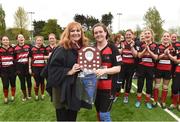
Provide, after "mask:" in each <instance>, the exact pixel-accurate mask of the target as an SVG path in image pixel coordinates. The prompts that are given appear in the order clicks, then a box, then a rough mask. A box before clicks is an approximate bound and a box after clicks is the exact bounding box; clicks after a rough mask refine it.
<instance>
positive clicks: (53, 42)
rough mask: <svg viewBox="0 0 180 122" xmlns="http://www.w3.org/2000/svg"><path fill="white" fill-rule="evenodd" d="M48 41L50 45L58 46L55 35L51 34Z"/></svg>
mask: <svg viewBox="0 0 180 122" xmlns="http://www.w3.org/2000/svg"><path fill="white" fill-rule="evenodd" d="M48 40H49V43H50V44H51V45H54V44H56V37H55V35H54V34H49V36H48Z"/></svg>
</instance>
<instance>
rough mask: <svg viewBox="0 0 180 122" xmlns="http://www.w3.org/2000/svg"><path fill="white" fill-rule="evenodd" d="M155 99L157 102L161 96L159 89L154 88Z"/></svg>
mask: <svg viewBox="0 0 180 122" xmlns="http://www.w3.org/2000/svg"><path fill="white" fill-rule="evenodd" d="M153 95H154V101H155V102H157V101H158V96H159V89H157V88H154V93H153Z"/></svg>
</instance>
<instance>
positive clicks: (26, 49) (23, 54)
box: [14, 44, 31, 64]
mask: <svg viewBox="0 0 180 122" xmlns="http://www.w3.org/2000/svg"><path fill="white" fill-rule="evenodd" d="M30 50H31V45H28V44H24V45H23V46H20V45H16V46H15V47H14V53H15V60H16V63H22V64H28V58H29V53H30Z"/></svg>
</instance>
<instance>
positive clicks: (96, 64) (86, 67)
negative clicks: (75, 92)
mask: <svg viewBox="0 0 180 122" xmlns="http://www.w3.org/2000/svg"><path fill="white" fill-rule="evenodd" d="M78 64H79V65H80V67H81V70H82V72H80V73H79V75H78V77H79V78H80V81H81V84H82V87H83V89H84V91H83V92H81V93H82V95H81V96H82V97H81V98H82V100H83V101H85V102H87V103H89V104H93V103H94V100H95V96H96V85H97V77H96V74H95V73H94V72H93V70H96V69H98V68H100V66H101V55H100V51H99V50H98V49H97V48H94V47H84V48H82V49H81V50H79V52H78ZM78 88H80V87H78Z"/></svg>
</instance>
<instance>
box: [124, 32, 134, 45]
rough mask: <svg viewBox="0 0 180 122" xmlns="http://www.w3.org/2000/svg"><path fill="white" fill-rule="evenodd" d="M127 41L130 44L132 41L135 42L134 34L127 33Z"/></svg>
mask: <svg viewBox="0 0 180 122" xmlns="http://www.w3.org/2000/svg"><path fill="white" fill-rule="evenodd" d="M125 39H126V41H127V42H130V41H131V40H133V33H132V32H131V31H127V32H126V34H125Z"/></svg>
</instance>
